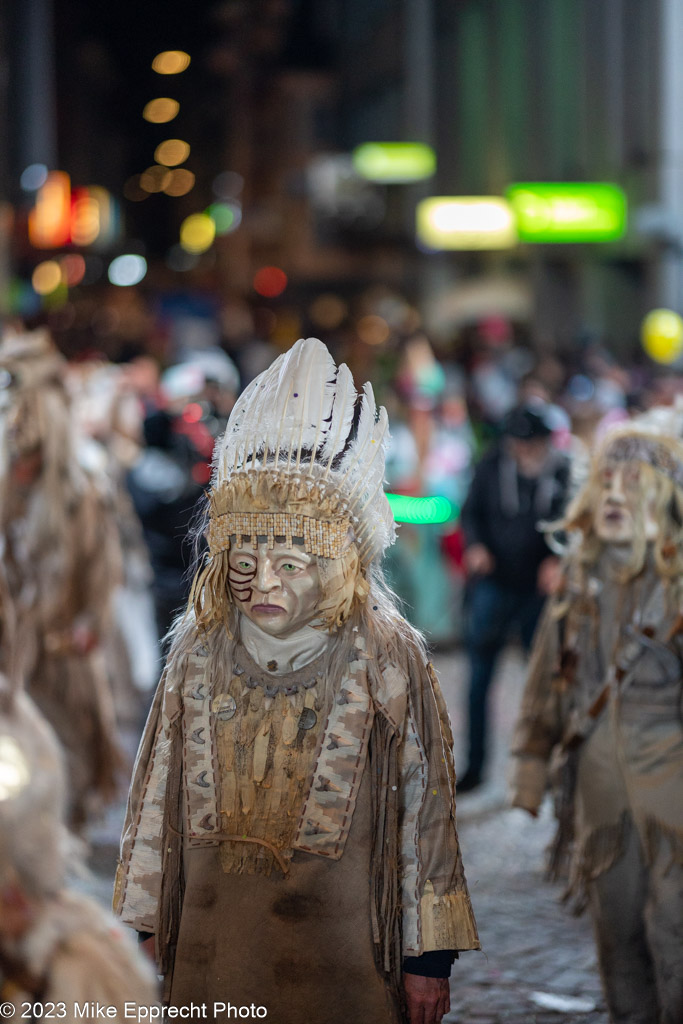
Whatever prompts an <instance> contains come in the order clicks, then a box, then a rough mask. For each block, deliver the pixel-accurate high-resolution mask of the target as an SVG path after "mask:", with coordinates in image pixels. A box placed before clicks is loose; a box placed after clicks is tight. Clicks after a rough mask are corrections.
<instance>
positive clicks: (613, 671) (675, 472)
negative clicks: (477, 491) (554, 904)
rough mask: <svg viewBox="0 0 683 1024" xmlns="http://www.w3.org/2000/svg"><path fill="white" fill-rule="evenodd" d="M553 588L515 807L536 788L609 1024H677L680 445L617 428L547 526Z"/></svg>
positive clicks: (680, 937) (682, 858)
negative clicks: (553, 822) (547, 808)
mask: <svg viewBox="0 0 683 1024" xmlns="http://www.w3.org/2000/svg"><path fill="white" fill-rule="evenodd" d="M559 525H560V526H561V527H562V528H563V529H564V530H565V531H567V535H568V538H569V553H568V555H567V558H566V565H565V582H564V586H563V588H562V589H561V591H560V592H559V593H558V594H557V595H556V597H555V598H554V599H553V600H552V602H551V603H550V605H549V607H548V609H547V611H546V614H545V617H544V620H543V622H542V624H541V627H540V629H539V633H538V635H537V638H536V642H535V646H534V651H533V654H532V659H531V665H530V671H529V677H528V680H527V684H526V689H525V692H524V696H523V700H522V707H521V711H520V717H519V720H518V723H517V728H516V733H515V737H514V741H513V746H512V751H513V755H514V756H515V766H514V774H513V803H514V805H515V806H518V807H522V808H524V809H526V810H527V811H529V812H530V813H531V814H533V815H536V814H537V813H538V809H539V807H540V804H541V801H542V799H543V794H544V791H545V789H546V785H547V783H548V780H549V778H550V779H551V780H553V782H554V788H555V791H556V798H555V799H556V807H555V809H556V814H557V816H558V819H559V823H558V834H557V838H556V841H555V844H554V846H553V848H552V850H551V858H550V864H549V867H550V874H551V877H558V876H559V875H560V874H561V873H562V870H563V867H564V864H565V863H566V860H567V858H569V872H570V882H569V887H568V890H567V893H566V897H567V898H569V897H570V896H573V897H574V898H575V899H576V901H577V908H578V909H581V908H582V907H583V905H585V903H586V902H587V903H588V906H589V908H590V911H591V914H592V917H593V921H594V931H595V937H596V942H597V948H598V958H599V962H600V969H601V973H602V978H603V984H604V988H605V994H606V998H607V1004H608V1007H609V1011H610V1020H611V1021H613V1022H614V1024H622V1022H623V1024H625V1022H629V1024H634V1022H636V1021H638V1022H640V1021H642V1022H648V1024H649V1022H650V1021H652V1022H653V1024H654V1022H655V1021H657V1022H662V1024H664V1022H666V1024H673V1022H674V1021H680V1020H683V961H682V960H681V955H680V954H681V947H682V945H683V722H682V719H681V704H682V697H683V444H682V443H681V441H680V439H679V438H677V437H674V436H666V435H664V434H661V433H659V434H658V433H655V432H653V430H652V429H651V423H650V420H645V419H644V420H643V422H642V423H638V422H635V423H633V424H632V425H630V426H628V427H621V428H617V429H616V430H615V431H613V432H612V433H610V434H609V435H608V436H607V438H606V439H605V441H604V442H603V444H602V446H601V448H600V449H599V451H598V453H597V454H596V455H595V456H594V458H593V460H592V465H591V468H590V473H589V477H588V479H587V481H586V483H585V484H584V486H583V488H582V490H581V491H580V492H579V494H577V496H576V497H575V498H574V500H573V502H572V504H571V505H570V507H569V509H568V510H567V514H566V516H565V519H564V522H563V523H561V524H559Z"/></svg>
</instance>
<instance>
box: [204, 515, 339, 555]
mask: <svg viewBox="0 0 683 1024" xmlns="http://www.w3.org/2000/svg"><path fill="white" fill-rule="evenodd" d="M350 525H351V524H350V521H349V520H348V519H335V520H333V521H332V522H327V521H325V520H320V519H313V518H312V517H311V516H302V515H296V513H292V512H226V513H225V514H224V515H220V516H212V517H211V520H210V521H209V552H210V553H211V554H212V555H216V554H218V552H219V551H227V550H228V548H229V547H230V544H231V538H232V537H235V538H236V542H237V545H238V546H241V545H242V544H243V543H244V542H245V541H247V542H248V543H251V544H253V545H254V547H256V543H257V539H258V538H259V537H265V538H266V540H267V543H268V546H269V547H274V545H275V541H276V539H278V538H280V537H282V538H284V542H285V544H286V546H287V547H288V548H291V546H292V543H293V539H294V538H295V537H301V538H303V546H304V549H305V550H306V551H307V552H308V553H309V554H310V555H320V557H321V558H340V557H341V555H342V552H343V549H344V544H345V542H346V539H347V537H348V533H349V528H350Z"/></svg>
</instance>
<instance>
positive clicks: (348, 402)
mask: <svg viewBox="0 0 683 1024" xmlns="http://www.w3.org/2000/svg"><path fill="white" fill-rule="evenodd" d="M388 437H389V435H388V421H387V413H386V410H385V409H383V408H380V409H379V410H377V408H376V405H375V399H374V395H373V391H372V386H371V385H370V384H369V383H368V384H366V385H365V387H364V388H363V392H362V394H360V395H359V394H358V393H357V392H356V389H355V387H354V384H353V378H352V375H351V371H350V370H349V368H348V367H347V366H346V365H345V364H341V365H340V366H339V367H337V366H336V365H335V362H334V360H333V359H332V356H331V355H330V353H329V352H328V350H327V348H326V347H325V345H324V344H323V343H322V342H321V341H318V339H317V338H306V339H305V340H303V339H302V340H300V341H297V343H296V344H295V345H294V346H293V347H292V348H291V349H290V350H289V351H288V352H286V353H285V354H284V355H281V356H280V357H279V358H278V359H276V360H275V362H274V363H273V364H272V366H270V367H269V369H268V370H266V371H265V372H264V373H262V374H261V375H260V376H259V377H257V378H256V379H255V380H254V381H252V383H251V384H250V385H249V386H248V387H247V388H246V390H245V391H244V392H243V394H242V395H241V396H240V398H239V400H238V401H237V403H236V405H235V407H234V409H233V411H232V414H231V416H230V420H229V421H228V426H227V428H226V431H225V434H224V436H223V438H222V439H221V440H220V441H219V442H218V444H217V446H216V452H215V455H214V472H213V478H212V494H211V504H212V510H211V519H212V521H211V525H210V544H211V550H212V553H214V552H216V551H220V550H224V549H225V548H226V547H227V546H228V544H229V537H230V536H231V535H234V534H238V535H241V536H255V535H256V534H266V535H268V536H269V537H273V536H285V537H286V538H287V539H288V540H289V539H290V538H291V537H292V536H293V535H294V536H300V535H303V536H304V542H305V543H306V542H307V541H308V542H309V543H310V544H312V545H313V546H314V548H315V546H316V545H318V548H315V551H316V553H318V554H335V553H337V548H338V542H339V540H340V539H341V540H342V541H343V540H344V539H345V536H346V534H347V532H348V528H349V527H350V528H351V529H352V531H353V535H354V539H355V541H356V544H357V546H358V550H359V553H360V557H361V561H362V562H363V563H364V564H367V563H369V562H371V561H372V560H373V559H374V558H376V557H378V556H380V555H381V554H382V552H383V551H384V549H385V548H386V547H387V545H389V544H391V543H392V542H393V540H394V538H395V529H394V521H393V517H392V514H391V509H390V507H389V503H388V501H387V499H386V497H385V494H384V487H383V485H384V460H385V451H386V445H387V441H388ZM319 524H329V525H330V526H331V527H332V530H331V531H330V530H328V529H323V528H321V527H320V526H319ZM299 530H301V533H299ZM280 531H281V532H280Z"/></svg>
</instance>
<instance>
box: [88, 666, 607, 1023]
mask: <svg viewBox="0 0 683 1024" xmlns="http://www.w3.org/2000/svg"><path fill="white" fill-rule="evenodd" d="M435 664H436V668H437V671H438V673H439V678H440V680H441V683H442V687H443V691H444V695H445V697H446V701H447V703H448V707H449V711H450V715H451V721H452V724H453V730H454V735H455V751H456V761H457V759H458V754H459V752H462V750H463V731H464V721H463V699H464V696H463V695H464V688H465V683H466V665H465V660H464V657H463V655H462V653H461V652H460V651H455V652H450V651H449V652H448V653H438V654H437V655H436V656H435ZM523 683H524V667H523V661H522V658H521V655H520V654H519V653H518V652H517V650H516V649H510V650H509V651H508V652H506V655H505V657H504V659H503V661H502V662H501V666H500V671H499V673H498V677H497V682H496V684H495V690H494V691H493V693H492V697H493V706H494V719H495V738H494V751H493V764H492V767H491V771H490V775H489V777H488V779H487V781H486V782H485V784H484V785H483V786H482V787H481V788H480V789H478V790H476V791H474V792H473V793H468V794H467V795H465V796H462V797H460V798H459V799H458V820H459V828H460V839H461V841H462V847H463V857H464V860H465V869H466V871H467V878H468V882H469V886H470V893H471V896H472V902H473V905H474V910H475V913H476V915H477V923H478V926H479V933H480V938H481V942H482V952H481V953H473V952H469V953H463V954H462V955H461V957H460V960H459V961H457V962H456V964H455V965H454V967H453V974H452V976H451V1013H450V1014H449V1015H448V1016H447V1017H445V1018H444V1022H445V1024H456V1022H458V1024H607V1014H606V1011H605V1008H604V1002H603V998H602V994H601V991H600V980H599V977H598V970H597V964H596V958H595V948H594V945H593V940H592V935H591V928H590V922H589V920H588V918H587V917H586V916H584V917H581V918H576V917H573V916H572V915H571V914H570V912H569V911H568V910H567V909H566V908H564V907H563V906H562V905H561V904H560V902H559V897H560V889H559V887H557V886H552V885H549V884H547V883H546V882H544V880H543V859H544V849H545V846H546V845H547V843H548V842H549V841H550V839H551V837H552V835H553V831H554V820H553V817H552V811H551V808H550V806H549V804H548V803H547V802H546V804H545V806H544V808H543V813H542V815H541V817H540V818H539V819H538V820H537V821H534V820H532V819H531V818H529V817H528V816H527V815H526V814H525V813H524V812H522V811H520V810H515V809H511V808H508V807H507V806H506V782H505V778H506V771H507V748H508V743H509V737H510V732H511V730H512V727H513V724H514V719H515V714H516V710H517V706H518V703H519V699H520V696H521V689H522V686H523ZM129 741H130V742H129V747H130V749H131V751H133V750H134V748H135V746H136V737H135V736H134V735H133V733H132V732H131V733H129ZM460 759H462V753H460ZM123 812H124V807H123V803H122V802H120V803H119V804H118V805H117V806H116V807H115V808H112V809H111V810H110V813H109V814H108V816H107V818H106V820H105V821H104V822H103V823H101V824H100V825H99V826H97V827H94V828H93V829H91V832H90V838H91V841H92V844H93V849H92V855H91V857H90V867H91V870H92V872H93V876H92V877H91V878H90V879H88V880H87V882H86V883H85V884H86V887H87V888H88V889H89V890H90V891H91V892H92V893H93V894H94V895H95V896H96V897H97V898H98V899H99V900H100V901H101V902H102V903H103V904H104V905H108V904H109V902H110V900H111V890H112V883H113V874H114V867H115V864H116V854H117V849H118V839H119V833H120V827H121V820H122V817H123ZM534 996H535V997H536V998H537V999H539V1000H541V1001H542V1000H543V999H544V998H545V1000H546V1004H547V1003H551V1005H552V1004H553V1002H554V1005H555V1006H557V1007H562V1006H565V1007H566V1009H555V1010H553V1009H548V1008H545V1009H544V1008H543V1006H542V1005H538V1004H536V1003H535V1002H534ZM580 1005H583V1006H584V1007H585V1009H583V1010H579V1009H578V1007H579V1006H580ZM573 1006H575V1007H577V1008H575V1009H572V1007H573ZM359 1024H360V1022H359Z"/></svg>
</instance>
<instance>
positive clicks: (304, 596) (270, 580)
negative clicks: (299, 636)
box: [228, 543, 322, 638]
mask: <svg viewBox="0 0 683 1024" xmlns="http://www.w3.org/2000/svg"><path fill="white" fill-rule="evenodd" d="M228 563H229V576H228V580H229V585H230V593H231V594H232V598H233V600H234V602H235V604H236V606H237V607H238V608H239V609H240V611H242V612H243V613H244V614H245V615H246V616H247V618H248V619H250V620H251V621H252V622H253V623H254V624H255V625H257V626H258V627H259V628H260V629H262V630H263V632H264V633H268V634H269V635H270V636H274V637H282V638H284V637H288V636H291V635H292V633H296V632H297V631H298V630H300V629H303V627H304V626H307V625H308V624H309V623H310V622H312V620H313V619H315V618H316V613H317V608H318V606H319V604H320V598H321V595H322V587H321V584H320V576H319V573H318V565H317V559H316V557H315V555H309V554H308V553H307V552H306V551H304V549H303V548H302V547H299V546H298V545H294V546H293V547H291V548H289V547H285V545H284V544H276V545H275V547H273V548H269V547H268V545H267V544H266V543H262V544H258V545H257V546H256V547H254V546H253V545H252V544H242V545H241V547H239V548H237V547H236V548H231V549H230V555H229V559H228Z"/></svg>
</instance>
